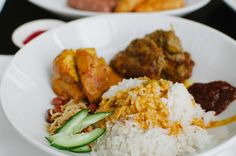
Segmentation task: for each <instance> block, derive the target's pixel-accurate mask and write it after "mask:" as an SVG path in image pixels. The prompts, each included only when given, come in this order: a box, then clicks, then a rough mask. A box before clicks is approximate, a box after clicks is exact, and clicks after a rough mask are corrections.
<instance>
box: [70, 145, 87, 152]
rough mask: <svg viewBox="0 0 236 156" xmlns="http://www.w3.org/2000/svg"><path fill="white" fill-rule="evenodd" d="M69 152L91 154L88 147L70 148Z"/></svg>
mask: <svg viewBox="0 0 236 156" xmlns="http://www.w3.org/2000/svg"><path fill="white" fill-rule="evenodd" d="M69 151H71V152H74V153H87V152H91V147H90V146H89V145H86V146H81V147H77V148H71V149H69Z"/></svg>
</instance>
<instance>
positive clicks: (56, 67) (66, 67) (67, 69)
mask: <svg viewBox="0 0 236 156" xmlns="http://www.w3.org/2000/svg"><path fill="white" fill-rule="evenodd" d="M53 74H54V75H57V77H60V79H62V80H64V81H65V82H69V83H74V82H78V80H79V77H78V74H77V69H76V65H75V51H74V50H68V49H66V50H63V51H62V52H61V53H60V54H59V55H58V56H57V57H56V58H55V60H54V62H53Z"/></svg>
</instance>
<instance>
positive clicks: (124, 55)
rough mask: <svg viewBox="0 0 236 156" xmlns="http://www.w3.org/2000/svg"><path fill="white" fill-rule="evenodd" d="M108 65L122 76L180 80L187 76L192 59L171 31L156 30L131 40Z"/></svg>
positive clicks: (190, 70) (192, 63) (191, 65)
mask: <svg viewBox="0 0 236 156" xmlns="http://www.w3.org/2000/svg"><path fill="white" fill-rule="evenodd" d="M111 66H112V68H113V69H114V70H115V71H116V72H117V73H118V74H120V75H122V76H124V77H126V78H131V77H141V76H147V77H150V78H154V79H160V78H164V79H167V80H170V81H173V82H183V81H184V80H186V79H188V78H189V77H191V74H192V69H193V66H194V62H193V61H192V59H191V56H190V54H189V53H187V52H184V51H183V48H182V46H181V42H180V40H179V38H178V37H177V36H176V35H175V33H174V31H163V30H157V31H155V32H153V33H151V34H148V35H146V36H145V37H144V38H142V39H136V40H134V41H132V42H131V43H130V44H129V46H128V47H127V48H126V49H125V50H124V51H122V52H120V53H118V54H117V55H116V56H115V58H114V59H113V60H112V61H111Z"/></svg>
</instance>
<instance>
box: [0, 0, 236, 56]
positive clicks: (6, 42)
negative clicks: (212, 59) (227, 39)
mask: <svg viewBox="0 0 236 156" xmlns="http://www.w3.org/2000/svg"><path fill="white" fill-rule="evenodd" d="M42 18H56V19H60V20H64V21H69V20H68V19H65V18H63V17H59V16H57V15H55V14H53V13H50V12H48V11H45V10H43V9H41V8H38V7H37V6H34V5H33V4H31V3H30V2H28V1H27V0H7V2H6V4H5V6H4V8H3V10H2V12H1V13H0V54H15V53H16V52H17V51H18V48H17V47H16V46H15V45H14V44H13V43H12V41H11V34H12V32H13V31H14V29H16V28H17V27H18V26H20V25H21V24H23V23H25V22H29V21H32V20H35V19H42ZM184 18H187V19H191V20H194V21H197V22H200V23H204V24H206V25H209V26H211V27H213V28H215V29H218V30H219V31H221V32H223V33H225V34H227V35H229V36H231V37H232V38H234V39H236V12H234V11H233V10H231V9H230V8H229V7H228V6H227V5H226V4H225V3H224V2H223V1H222V0H211V2H210V3H209V4H208V5H207V6H205V7H203V8H201V9H200V10H198V11H196V12H194V13H191V14H189V15H187V16H184Z"/></svg>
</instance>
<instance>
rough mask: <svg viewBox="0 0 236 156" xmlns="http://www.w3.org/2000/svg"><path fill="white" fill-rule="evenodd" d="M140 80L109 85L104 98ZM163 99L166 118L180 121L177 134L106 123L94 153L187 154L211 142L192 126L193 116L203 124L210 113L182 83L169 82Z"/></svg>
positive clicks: (104, 155)
mask: <svg viewBox="0 0 236 156" xmlns="http://www.w3.org/2000/svg"><path fill="white" fill-rule="evenodd" d="M143 82H144V81H143V80H139V79H129V80H123V82H121V83H120V84H119V85H118V86H113V87H111V89H110V90H108V92H106V93H105V94H104V95H103V97H106V98H109V97H112V96H114V95H115V94H116V93H117V92H118V91H121V90H126V89H129V87H132V88H133V87H136V86H139V85H141V84H142V83H143ZM162 101H163V102H164V103H165V104H166V105H167V106H168V108H169V112H170V115H169V120H172V121H179V122H181V124H182V128H183V129H182V132H181V134H179V135H178V136H171V135H169V129H163V128H152V129H149V130H143V129H141V128H140V127H139V124H138V123H135V122H134V121H131V120H129V121H127V120H126V121H123V122H121V121H117V122H116V123H115V124H112V123H107V125H106V126H107V131H106V133H105V135H104V136H103V137H102V138H101V139H99V140H98V141H97V143H96V145H95V147H94V151H93V152H92V155H93V156H186V155H194V154H196V153H198V152H200V151H202V150H204V149H205V148H207V147H208V145H209V144H210V142H211V136H210V135H209V134H208V133H207V131H206V130H205V129H203V128H200V127H198V126H194V125H192V124H191V123H192V119H194V118H203V119H204V122H205V123H208V122H209V121H212V120H213V118H214V113H213V112H208V113H206V112H205V111H204V110H203V109H202V108H201V107H200V105H198V104H196V103H194V100H193V97H192V96H191V95H190V94H189V93H188V91H187V89H186V88H185V87H184V85H182V84H179V83H176V84H173V85H171V87H170V88H169V91H168V98H162Z"/></svg>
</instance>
